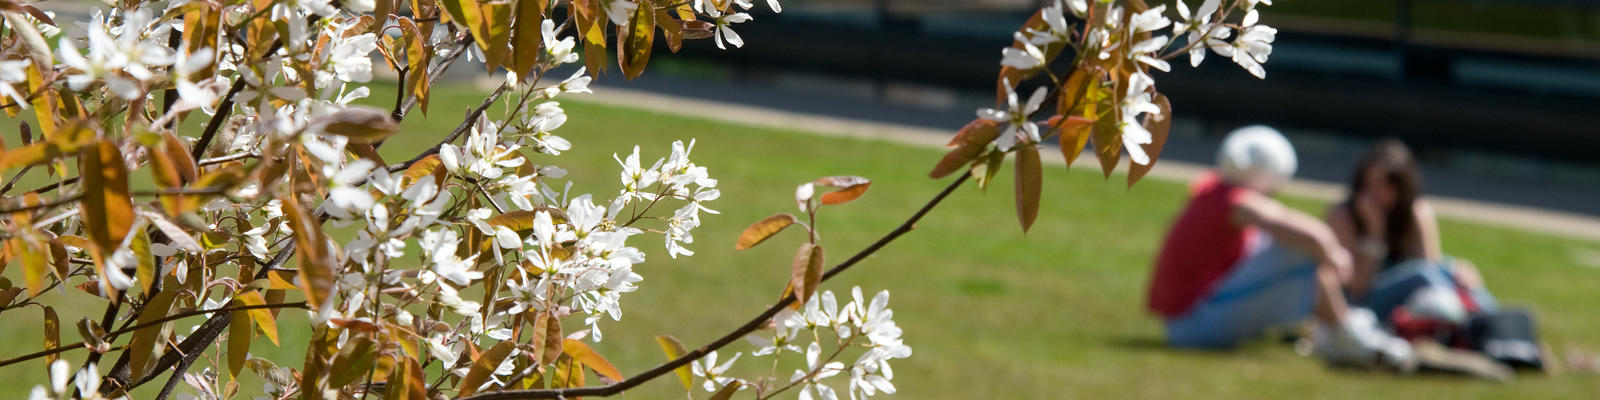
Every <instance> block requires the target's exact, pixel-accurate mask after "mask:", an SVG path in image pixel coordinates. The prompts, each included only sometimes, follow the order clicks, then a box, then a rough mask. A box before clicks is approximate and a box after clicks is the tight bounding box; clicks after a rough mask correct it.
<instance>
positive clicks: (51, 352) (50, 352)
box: [0, 301, 306, 367]
mask: <svg viewBox="0 0 1600 400" xmlns="http://www.w3.org/2000/svg"><path fill="white" fill-rule="evenodd" d="M258 308H306V303H305V302H303V301H302V302H297V303H272V304H256V305H246V306H238V307H223V308H216V309H210V310H193V311H188V312H182V313H177V314H172V315H168V316H166V317H164V318H161V319H158V320H155V321H150V322H146V323H142V324H138V325H134V326H130V327H127V328H122V329H118V330H115V331H112V332H111V333H107V334H106V336H108V337H109V336H117V335H121V334H124V333H128V332H133V331H137V330H140V329H144V328H149V327H152V326H157V325H161V324H165V323H168V322H172V321H175V320H179V319H184V318H188V317H193V316H196V315H204V314H211V313H218V312H232V311H244V310H254V309H258ZM87 348H89V342H88V341H80V342H77V343H73V344H68V345H63V346H60V347H56V348H53V349H47V350H41V351H39V352H35V353H33V354H28V355H25V356H20V357H16V358H12V359H7V360H5V361H0V367H4V366H7V365H11V364H16V363H19V362H23V361H28V360H32V359H35V358H39V357H44V356H48V355H54V354H61V353H65V352H67V351H71V350H77V349H87Z"/></svg>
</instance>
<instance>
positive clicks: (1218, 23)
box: [978, 0, 1277, 165]
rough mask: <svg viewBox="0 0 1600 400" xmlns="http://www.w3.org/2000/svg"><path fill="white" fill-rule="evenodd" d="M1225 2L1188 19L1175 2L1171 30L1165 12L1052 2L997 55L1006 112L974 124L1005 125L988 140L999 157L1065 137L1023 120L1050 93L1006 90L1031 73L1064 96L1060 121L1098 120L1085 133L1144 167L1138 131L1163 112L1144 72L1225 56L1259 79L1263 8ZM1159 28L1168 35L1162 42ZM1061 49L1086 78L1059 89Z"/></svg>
mask: <svg viewBox="0 0 1600 400" xmlns="http://www.w3.org/2000/svg"><path fill="white" fill-rule="evenodd" d="M1229 4H1230V8H1220V5H1221V0H1204V3H1202V4H1201V5H1200V7H1199V8H1197V9H1194V10H1192V11H1191V9H1190V8H1189V7H1188V5H1186V4H1184V2H1183V1H1182V0H1179V1H1178V2H1177V4H1176V7H1175V8H1176V9H1177V14H1178V17H1179V18H1181V20H1180V21H1177V22H1176V23H1174V22H1173V21H1172V20H1171V19H1169V18H1168V17H1167V13H1168V10H1167V5H1165V4H1162V5H1157V6H1155V7H1147V6H1144V5H1143V3H1137V4H1124V3H1123V2H1120V1H1097V2H1091V1H1087V0H1054V1H1052V2H1051V3H1050V5H1048V6H1046V7H1044V8H1043V9H1042V10H1040V11H1039V14H1038V15H1037V16H1036V17H1035V19H1034V20H1033V21H1031V22H1030V23H1029V24H1028V25H1027V26H1024V27H1023V28H1022V29H1021V30H1019V31H1017V32H1016V33H1015V34H1014V36H1015V39H1016V41H1015V44H1014V45H1013V46H1011V47H1008V48H1005V49H1003V50H1002V51H1001V60H1000V64H1001V66H1003V67H1005V68H1006V72H1002V76H1001V82H1000V86H1001V87H1002V90H1003V92H1002V96H1001V97H1002V99H1004V101H1005V105H1006V108H1004V109H993V108H982V109H979V110H978V116H979V117H980V118H983V119H986V120H990V121H994V122H995V123H998V124H1004V126H1005V127H1006V128H1005V129H1004V131H1003V132H1002V133H1001V134H1000V135H999V137H998V138H997V139H996V140H995V141H994V143H995V145H996V147H997V148H998V149H999V150H1000V151H1010V150H1011V149H1013V148H1014V147H1015V146H1016V145H1017V144H1018V143H1026V144H1030V145H1031V144H1035V143H1039V142H1041V141H1043V140H1044V139H1047V138H1049V137H1050V136H1053V135H1055V134H1061V135H1067V134H1069V133H1063V132H1059V131H1061V130H1064V129H1062V127H1061V126H1059V125H1057V126H1051V127H1048V128H1050V130H1047V131H1045V132H1044V133H1041V130H1040V128H1039V126H1038V124H1036V123H1034V122H1032V120H1031V117H1032V116H1033V114H1035V113H1036V112H1038V111H1039V108H1040V105H1041V104H1042V103H1043V102H1044V99H1045V98H1046V97H1047V95H1046V93H1047V92H1048V91H1049V90H1048V89H1050V88H1048V87H1041V88H1038V89H1036V90H1035V91H1034V92H1033V95H1032V96H1029V98H1028V99H1027V101H1024V102H1019V101H1018V97H1017V92H1018V90H1017V89H1016V87H1015V85H1017V84H1021V83H1022V80H1023V79H1024V78H1026V77H1028V76H1031V75H1033V74H1037V73H1040V72H1043V73H1046V74H1050V75H1051V78H1052V80H1053V81H1054V82H1056V86H1057V87H1055V88H1054V90H1055V91H1056V92H1060V93H1062V95H1063V96H1068V97H1064V98H1062V99H1061V102H1062V103H1064V104H1066V105H1067V108H1063V109H1061V110H1058V111H1059V112H1060V115H1061V116H1062V117H1069V116H1072V117H1080V118H1083V119H1084V120H1086V121H1090V122H1096V121H1101V120H1103V121H1105V122H1104V123H1102V124H1094V126H1096V127H1102V128H1098V129H1107V130H1114V131H1115V134H1116V136H1118V137H1120V138H1121V141H1120V143H1119V144H1120V145H1121V147H1122V148H1124V149H1126V150H1127V152H1128V154H1129V156H1130V158H1131V159H1132V161H1133V162H1134V163H1135V164H1139V165H1148V164H1150V162H1151V160H1152V159H1153V157H1152V156H1151V155H1149V154H1147V151H1146V148H1145V147H1146V146H1147V145H1151V144H1152V143H1154V142H1155V140H1154V139H1155V138H1154V136H1153V135H1152V133H1151V132H1150V131H1149V129H1148V128H1146V127H1144V125H1145V124H1146V121H1150V120H1160V119H1165V118H1166V116H1165V115H1164V113H1165V112H1166V111H1163V109H1162V108H1161V106H1159V105H1157V103H1156V101H1155V99H1156V97H1158V96H1159V93H1158V92H1157V91H1156V87H1155V78H1154V77H1153V76H1152V75H1151V72H1150V70H1152V69H1154V70H1159V71H1163V72H1168V71H1171V69H1172V67H1171V64H1170V63H1168V61H1167V60H1169V59H1171V58H1174V57H1176V56H1178V55H1182V54H1187V55H1189V61H1190V65H1192V66H1199V65H1200V62H1201V61H1202V60H1204V59H1205V54H1206V52H1207V50H1208V49H1209V50H1210V51H1211V52H1215V53H1217V54H1219V55H1222V56H1224V57H1229V58H1230V59H1232V60H1233V62H1234V63H1237V64H1239V66H1241V67H1243V68H1244V69H1245V70H1246V71H1249V72H1250V74H1252V75H1255V76H1256V77H1258V78H1265V77H1266V70H1265V69H1264V68H1262V66H1261V64H1262V63H1265V62H1266V61H1267V58H1268V56H1269V55H1270V54H1271V53H1272V41H1273V40H1274V38H1275V37H1276V35H1277V30H1276V29H1273V28H1272V27H1269V26H1266V25H1262V24H1259V23H1258V22H1259V19H1260V12H1259V11H1258V9H1257V6H1258V5H1272V2H1271V1H1270V0H1244V1H1234V2H1229ZM1234 11H1242V12H1243V13H1244V16H1243V18H1242V19H1241V20H1240V21H1239V22H1237V23H1233V22H1227V21H1229V14H1230V13H1231V12H1234ZM1168 28H1170V32H1171V35H1170V36H1169V35H1166V34H1164V33H1165V30H1167V29H1168ZM1066 50H1072V51H1074V52H1076V53H1078V54H1079V56H1077V57H1074V58H1072V60H1073V63H1074V64H1073V65H1072V69H1073V70H1074V73H1075V74H1083V76H1085V77H1086V78H1084V79H1082V80H1074V79H1066V80H1065V82H1063V80H1062V79H1061V78H1058V77H1056V76H1055V75H1054V74H1053V73H1052V72H1051V71H1050V69H1049V68H1047V67H1048V66H1049V64H1050V63H1051V61H1052V60H1054V59H1055V58H1056V56H1057V55H1059V54H1060V53H1062V52H1064V51H1066ZM1101 92H1106V93H1101ZM1098 99H1114V100H1115V101H1113V102H1111V103H1110V105H1111V106H1110V107H1102V106H1099V105H1098V104H1095V103H1097V102H1099V100H1098ZM1086 105H1087V106H1086ZM1163 134H1164V132H1163ZM1097 136H1098V135H1097ZM1102 145H1109V144H1102ZM1153 151H1159V149H1155V150H1153ZM1073 154H1076V153H1073Z"/></svg>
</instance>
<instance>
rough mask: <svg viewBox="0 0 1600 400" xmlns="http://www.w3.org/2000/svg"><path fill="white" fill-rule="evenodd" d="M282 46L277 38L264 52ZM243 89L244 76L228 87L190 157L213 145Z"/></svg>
mask: <svg viewBox="0 0 1600 400" xmlns="http://www.w3.org/2000/svg"><path fill="white" fill-rule="evenodd" d="M311 21H312V23H315V21H316V20H315V19H313V20H311ZM281 47H283V40H275V41H273V42H272V46H270V47H268V48H267V51H266V52H265V53H262V54H266V55H268V56H269V57H270V56H271V55H272V54H274V53H277V52H278V49H279V48H281ZM241 90H244V77H243V76H241V77H239V78H238V79H237V80H234V81H233V87H230V88H228V94H225V95H223V96H222V103H219V104H217V113H216V114H212V115H211V120H210V121H207V122H206V130H205V132H203V133H201V134H200V141H198V142H195V143H194V149H191V150H190V151H189V156H190V157H194V159H196V160H198V159H200V156H203V155H205V154H206V148H209V147H211V139H213V138H216V136H217V131H218V130H220V129H222V123H223V122H225V121H227V120H228V115H230V114H232V113H233V96H234V95H237V94H239V91H241Z"/></svg>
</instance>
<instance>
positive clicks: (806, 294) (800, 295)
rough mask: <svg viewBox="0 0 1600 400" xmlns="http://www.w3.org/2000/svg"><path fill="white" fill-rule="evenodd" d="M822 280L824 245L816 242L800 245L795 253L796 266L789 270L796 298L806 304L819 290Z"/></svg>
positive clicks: (790, 284) (790, 282) (790, 283)
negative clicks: (818, 286)
mask: <svg viewBox="0 0 1600 400" xmlns="http://www.w3.org/2000/svg"><path fill="white" fill-rule="evenodd" d="M821 282H822V246H819V245H817V244H814V243H806V244H802V245H800V250H799V251H797V252H795V254H794V267H793V269H791V270H790V271H789V286H791V287H793V288H794V295H795V299H797V300H800V301H799V304H805V303H806V301H808V300H810V299H811V294H812V293H816V292H817V285H818V284H819V283H821Z"/></svg>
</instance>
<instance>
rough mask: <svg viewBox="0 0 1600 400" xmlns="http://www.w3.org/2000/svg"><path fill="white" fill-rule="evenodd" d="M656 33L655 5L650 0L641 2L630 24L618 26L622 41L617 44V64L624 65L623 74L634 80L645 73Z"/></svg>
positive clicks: (630, 19) (629, 20) (629, 21)
mask: <svg viewBox="0 0 1600 400" xmlns="http://www.w3.org/2000/svg"><path fill="white" fill-rule="evenodd" d="M655 33H656V13H655V7H654V6H651V5H650V2H648V1H645V2H640V3H639V6H638V8H636V9H634V12H633V18H629V19H628V25H627V26H618V27H617V34H618V36H619V37H618V40H619V41H622V43H621V45H620V46H617V64H618V65H620V66H621V67H622V76H625V77H627V78H628V79H629V80H632V79H633V78H638V77H639V74H642V73H644V67H645V64H648V63H649V62H650V50H651V48H652V47H651V46H652V45H653V44H654V43H655V38H656V36H655Z"/></svg>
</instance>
